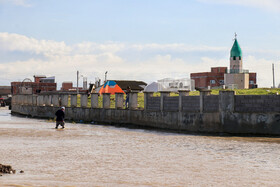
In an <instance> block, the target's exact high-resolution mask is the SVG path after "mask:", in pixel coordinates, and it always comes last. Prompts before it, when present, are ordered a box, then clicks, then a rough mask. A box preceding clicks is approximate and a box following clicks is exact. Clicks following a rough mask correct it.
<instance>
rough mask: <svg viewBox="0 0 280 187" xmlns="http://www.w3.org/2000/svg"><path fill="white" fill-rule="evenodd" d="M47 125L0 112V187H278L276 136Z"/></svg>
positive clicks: (279, 144)
mask: <svg viewBox="0 0 280 187" xmlns="http://www.w3.org/2000/svg"><path fill="white" fill-rule="evenodd" d="M279 125H280V124H279ZM54 126H55V125H54V122H49V121H47V120H40V119H30V118H24V117H16V116H11V115H10V111H9V110H7V109H0V163H1V164H8V165H12V167H13V168H14V169H16V170H17V172H16V174H5V175H3V176H1V177H0V186H280V138H266V137H218V136H201V135H188V134H176V133H168V132H160V131H152V130H143V129H128V128H117V127H112V126H102V125H96V124H88V125H86V124H74V123H66V129H64V130H56V129H54ZM20 170H24V173H19V171H20Z"/></svg>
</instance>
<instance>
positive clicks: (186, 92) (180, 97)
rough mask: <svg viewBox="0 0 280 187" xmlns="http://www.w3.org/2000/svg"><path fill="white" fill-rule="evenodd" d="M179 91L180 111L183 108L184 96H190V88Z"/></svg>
mask: <svg viewBox="0 0 280 187" xmlns="http://www.w3.org/2000/svg"><path fill="white" fill-rule="evenodd" d="M178 92H179V112H181V111H182V110H183V96H189V95H190V91H189V90H178Z"/></svg>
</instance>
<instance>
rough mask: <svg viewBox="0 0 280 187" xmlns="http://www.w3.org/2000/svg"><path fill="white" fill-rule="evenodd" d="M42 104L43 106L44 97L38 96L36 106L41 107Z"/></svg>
mask: <svg viewBox="0 0 280 187" xmlns="http://www.w3.org/2000/svg"><path fill="white" fill-rule="evenodd" d="M43 104H44V96H43V95H38V97H37V106H43Z"/></svg>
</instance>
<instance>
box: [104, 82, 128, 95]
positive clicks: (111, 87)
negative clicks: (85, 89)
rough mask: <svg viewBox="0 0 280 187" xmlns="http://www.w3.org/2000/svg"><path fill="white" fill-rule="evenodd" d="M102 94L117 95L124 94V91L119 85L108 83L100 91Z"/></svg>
mask: <svg viewBox="0 0 280 187" xmlns="http://www.w3.org/2000/svg"><path fill="white" fill-rule="evenodd" d="M99 93H100V94H103V93H110V94H112V95H114V94H115V93H124V91H123V90H122V89H121V88H120V87H119V85H117V83H116V82H115V81H107V82H106V83H105V84H104V85H103V86H102V87H101V88H100V90H99Z"/></svg>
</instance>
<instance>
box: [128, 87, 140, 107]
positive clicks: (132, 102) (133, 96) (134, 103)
mask: <svg viewBox="0 0 280 187" xmlns="http://www.w3.org/2000/svg"><path fill="white" fill-rule="evenodd" d="M128 108H129V109H130V110H135V109H137V108H138V92H135V91H132V92H130V93H129V102H128Z"/></svg>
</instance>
